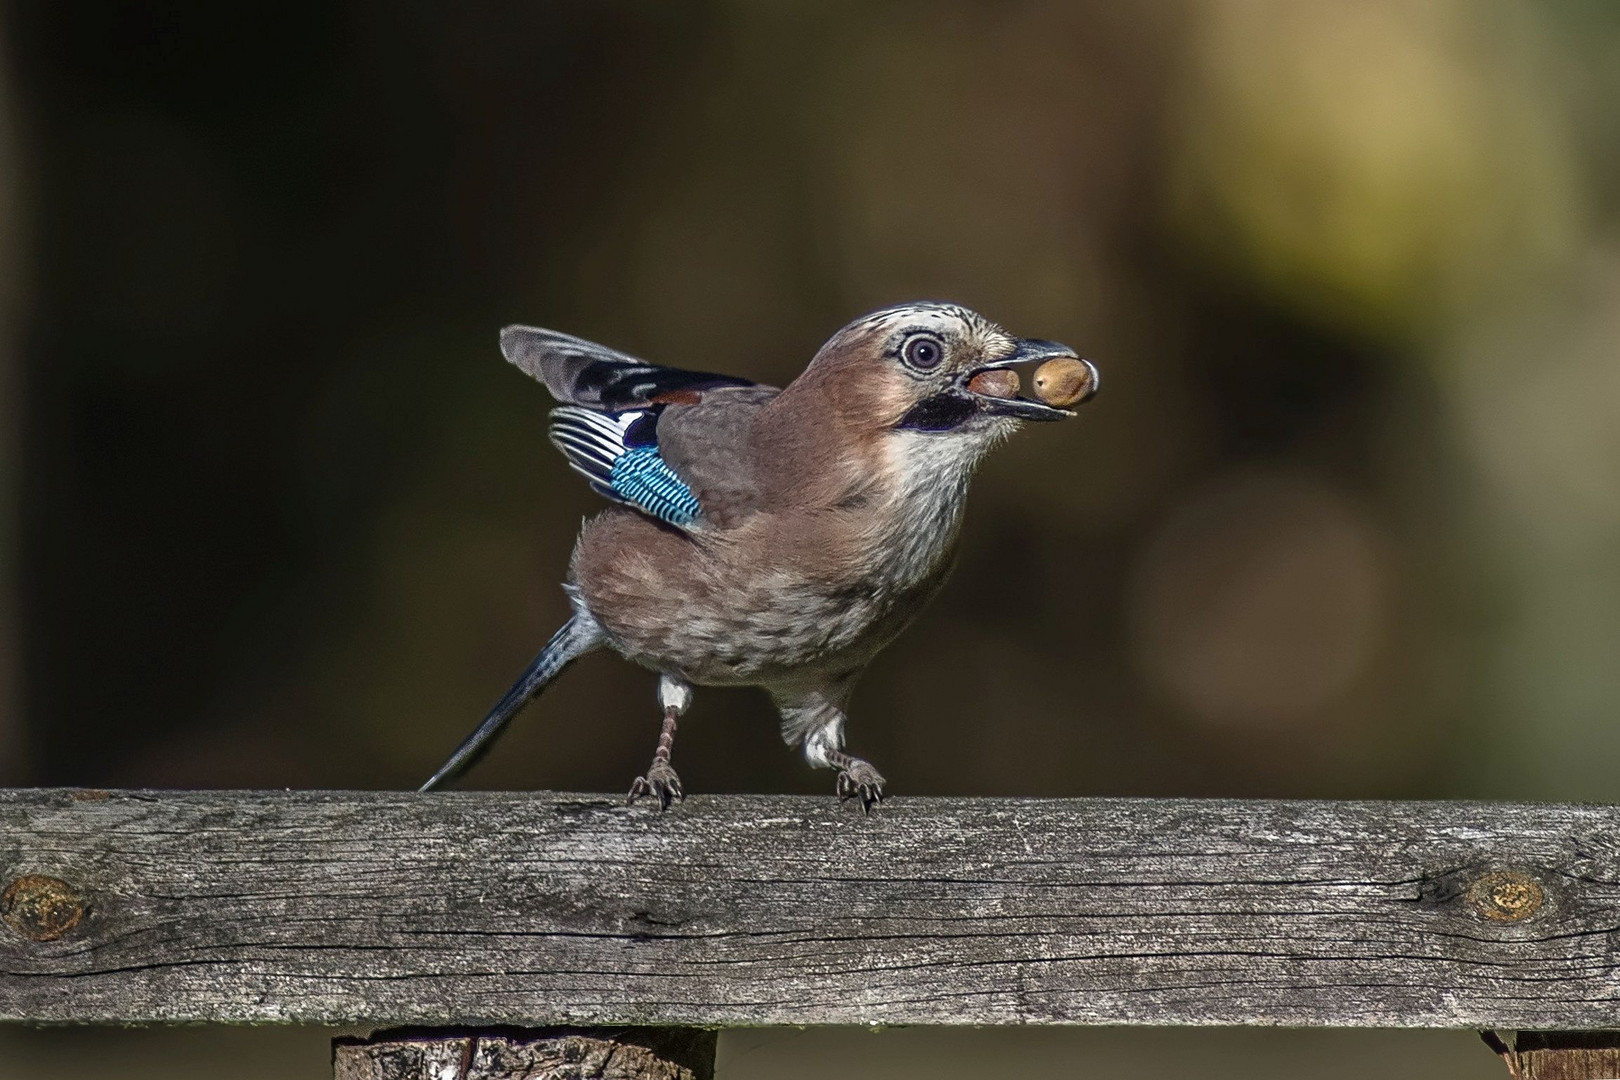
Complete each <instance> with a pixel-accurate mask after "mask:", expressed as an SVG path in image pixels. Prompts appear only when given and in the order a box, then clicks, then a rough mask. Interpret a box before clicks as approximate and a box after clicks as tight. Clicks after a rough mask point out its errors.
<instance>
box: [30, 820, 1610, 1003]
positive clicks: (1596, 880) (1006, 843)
mask: <svg viewBox="0 0 1620 1080" xmlns="http://www.w3.org/2000/svg"><path fill="white" fill-rule="evenodd" d="M22 878H31V879H33V884H31V885H29V886H27V887H26V888H19V889H18V890H17V891H16V893H15V895H13V896H12V898H11V900H10V901H5V902H0V908H3V909H4V911H5V925H3V926H0V1018H9V1019H21V1020H34V1021H53V1022H54V1021H67V1022H75V1021H76V1022H124V1021H204V1020H214V1021H231V1022H264V1021H288V1022H292V1021H296V1022H309V1023H327V1024H357V1023H380V1024H432V1025H474V1026H476V1025H488V1024H522V1025H530V1026H544V1025H553V1024H577V1025H604V1024H609V1025H611V1024H634V1025H697V1026H704V1025H721V1026H723V1025H742V1024H876V1023H891V1024H899V1023H934V1024H1050V1023H1098V1024H1101V1023H1108V1024H1293V1025H1368V1026H1396V1027H1407V1026H1411V1027H1418V1026H1430V1027H1474V1028H1480V1027H1494V1028H1520V1029H1533V1028H1559V1029H1591V1028H1615V1027H1620V973H1617V967H1616V955H1617V948H1620V810H1617V809H1615V808H1611V807H1598V806H1524V805H1493V804H1480V803H1326V802H1220V801H1150V800H1117V799H1103V800H1065V801H1034V800H1023V801H1021V800H996V799H975V800H943V799H904V798H902V799H896V800H893V801H891V802H890V803H888V804H886V805H885V806H884V807H882V808H881V810H880V811H878V812H877V813H874V814H873V815H872V817H871V818H866V817H864V816H863V815H862V814H861V813H860V810H859V808H858V807H855V806H839V805H838V804H837V803H835V802H834V801H833V800H831V799H817V798H761V797H749V796H728V797H719V798H694V799H690V800H688V801H687V802H686V803H685V804H683V805H679V806H677V807H675V808H674V809H673V810H671V811H670V812H669V813H668V814H663V815H660V814H658V813H657V812H656V811H653V810H651V809H649V808H645V807H637V808H634V809H626V808H624V807H622V806H620V805H619V801H618V800H617V799H610V798H606V797H597V796H580V795H558V794H496V793H447V794H433V795H415V794H393V793H381V792H376V793H364V792H228V793H217V792H216V793H208V792H196V793H178V792H114V793H110V794H103V793H85V792H73V791H10V792H0V887H4V886H6V885H7V883H11V882H15V881H17V880H18V879H22ZM49 879H56V880H57V881H58V883H59V884H60V885H61V886H62V889H63V890H65V891H60V890H58V891H52V890H53V889H55V886H51V887H50V888H45V887H44V886H41V885H39V882H40V881H44V880H49ZM42 890H43V891H42ZM75 898H77V902H78V903H79V905H80V907H81V908H82V914H81V915H79V916H78V917H77V918H74V917H73V916H74V911H75ZM69 924H70V925H69Z"/></svg>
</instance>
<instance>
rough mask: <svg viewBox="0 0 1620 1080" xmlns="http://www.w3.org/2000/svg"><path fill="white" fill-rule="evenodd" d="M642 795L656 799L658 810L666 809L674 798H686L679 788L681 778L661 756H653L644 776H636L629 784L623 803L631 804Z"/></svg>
mask: <svg viewBox="0 0 1620 1080" xmlns="http://www.w3.org/2000/svg"><path fill="white" fill-rule="evenodd" d="M643 795H651V796H652V797H653V798H655V799H657V800H658V809H660V810H668V809H669V804H670V803H671V802H673V801H674V800H676V799H680V800H682V801H684V800H685V799H686V792H684V791H682V790H681V778H680V777H678V776H676V775H675V770H674V769H672V768H670V767H669V762H668V761H667V760H666V759H664V758H661V757H655V758H653V763H652V766H651V767H650V768H648V769H647V775H646V776H638V777H636V782H635V783H633V784H631V785H630V794H629V796H628V797H627V798H626V799H625V800H624V804H625V805H626V806H633V805H634V804H635V801H636V800H637V799H639V798H641V797H642V796H643Z"/></svg>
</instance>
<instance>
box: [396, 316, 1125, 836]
mask: <svg viewBox="0 0 1620 1080" xmlns="http://www.w3.org/2000/svg"><path fill="white" fill-rule="evenodd" d="M500 340H501V351H502V353H503V354H504V355H505V357H506V359H507V360H508V361H510V362H511V363H512V364H514V365H515V366H516V367H518V368H519V369H521V370H522V371H523V372H525V373H527V374H528V375H530V376H532V377H533V378H535V379H537V380H539V381H540V382H541V383H543V384H544V385H545V387H546V389H547V390H549V391H550V392H551V394H552V396H553V397H554V398H556V400H557V401H558V403H559V404H558V405H557V406H556V407H555V408H553V409H552V411H551V413H550V421H549V434H550V439H551V442H552V443H553V444H554V445H555V446H556V447H557V449H558V450H560V451H561V452H562V454H563V456H564V457H565V458H566V460H567V463H568V464H569V465H570V466H571V467H572V468H573V469H574V471H576V472H578V473H579V474H580V475H582V476H583V477H584V478H585V480H586V481H587V482H589V484H590V486H591V488H592V489H594V490H595V491H596V492H597V493H598V494H599V495H601V496H603V497H604V498H605V499H607V500H608V503H609V505H608V506H607V507H606V508H605V509H603V510H602V511H601V512H600V513H599V514H597V515H596V516H595V517H593V518H590V519H589V520H587V521H586V522H585V523H584V524H583V526H582V528H581V530H580V533H579V537H578V540H577V541H576V543H575V545H574V549H573V554H572V556H571V558H570V560H569V565H568V574H567V580H566V583H565V584H564V586H563V589H564V591H565V593H566V595H567V598H568V602H569V605H570V608H571V610H572V614H571V615H570V617H569V618H568V620H567V621H566V622H565V623H564V624H563V625H562V627H561V629H559V630H558V631H557V632H556V633H555V634H554V635H553V636H552V637H551V639H550V640H549V641H548V642H547V643H546V645H545V647H544V648H543V649H541V650H540V653H539V654H538V655H537V656H536V657H535V658H534V660H533V661H532V662H531V663H530V664H529V666H528V667H527V668H526V669H525V670H524V672H523V673H522V675H521V676H520V677H519V678H518V680H517V681H516V682H515V683H514V684H513V685H512V687H511V688H510V689H509V690H507V691H506V693H505V694H504V695H503V696H502V697H501V698H500V700H499V701H497V702H496V704H495V706H494V707H493V708H492V709H491V710H490V711H489V713H488V715H487V716H486V717H485V718H484V719H483V721H482V722H481V723H480V724H479V725H478V726H477V728H475V729H474V731H473V732H472V733H471V734H470V735H468V736H467V738H466V739H465V740H464V741H463V742H462V743H461V744H460V746H459V747H457V749H456V750H455V752H454V753H453V754H452V755H451V756H450V758H449V759H448V760H447V761H446V762H445V763H444V765H443V766H441V767H440V768H439V770H438V771H437V772H435V773H434V774H433V776H432V777H431V778H430V779H428V781H427V782H426V783H424V784H423V785H422V787H421V790H422V791H431V790H434V789H437V788H440V787H443V786H444V785H446V784H448V783H450V782H452V781H454V780H455V779H457V778H458V777H460V776H461V775H462V774H463V773H465V772H466V771H467V769H469V768H470V767H471V766H472V765H473V764H474V763H476V762H477V761H478V760H479V759H480V758H481V757H482V756H483V754H484V753H485V752H486V751H487V750H488V749H489V747H490V746H491V744H492V743H493V741H494V739H495V738H496V737H497V736H498V735H499V734H500V733H501V731H502V730H503V729H505V728H506V726H507V725H508V724H509V723H510V721H511V720H512V718H513V717H514V716H515V715H516V714H517V713H518V711H519V710H520V709H522V708H523V707H524V706H525V705H526V704H527V703H528V702H529V701H531V700H533V699H534V698H535V697H536V696H537V695H538V694H539V693H540V692H541V690H542V689H544V688H545V686H546V685H547V684H549V683H550V682H551V681H552V680H554V679H555V678H556V677H557V676H559V675H560V674H561V673H562V672H563V670H564V669H565V668H567V667H568V666H569V665H570V664H572V663H573V662H574V661H575V660H578V659H579V658H580V657H582V656H584V655H586V654H587V653H590V652H592V651H594V650H596V649H600V648H609V649H611V650H613V651H614V652H617V653H618V654H620V655H621V656H623V657H624V658H626V659H627V660H629V661H631V662H632V663H635V664H638V665H640V666H642V667H644V668H648V669H650V670H651V671H653V672H655V673H656V674H657V675H658V690H657V700H658V706H659V709H660V711H661V714H662V724H661V728H660V731H659V736H658V742H657V748H656V750H655V752H654V755H653V759H652V763H651V765H650V766H649V767H648V769H647V771H646V773H645V774H643V775H641V776H638V777H636V779H635V781H634V783H633V784H632V786H631V788H630V791H629V794H628V797H627V802H629V803H632V804H633V803H635V802H636V801H637V800H638V799H641V798H643V797H648V798H651V799H655V800H656V801H657V803H658V806H659V808H660V809H662V810H667V809H668V808H669V806H670V804H671V802H672V801H674V800H684V799H685V797H686V792H685V790H684V788H683V787H682V785H681V781H680V777H679V776H678V775H677V773H676V772H675V770H674V768H673V766H672V764H671V755H672V752H673V748H674V739H675V731H676V726H677V723H678V721H679V720H680V719H681V717H682V716H684V715H685V713H686V712H687V710H688V708H689V707H690V705H691V703H692V698H693V688H694V687H696V686H754V687H761V688H763V689H764V690H765V691H766V692H767V693H768V694H769V696H770V697H771V699H772V700H773V702H774V703H775V706H776V709H777V712H778V714H779V716H780V723H781V734H782V738H783V740H784V741H785V742H786V743H787V744H788V745H789V746H790V747H798V748H799V749H800V750H801V751H802V753H803V754H804V757H805V759H806V761H807V762H808V763H809V764H810V765H811V766H815V767H821V768H830V769H833V770H835V771H836V779H835V783H834V791H835V793H836V794H837V795H838V797H839V798H840V800H848V799H851V798H859V799H860V801H861V806H862V807H863V809H865V811H866V812H867V813H868V814H870V813H871V811H872V807H873V805H874V804H875V803H878V802H880V801H881V800H882V799H883V798H884V787H885V784H886V783H887V781H886V780H885V779H884V777H883V776H882V774H881V773H879V772H878V770H877V769H876V768H875V767H873V765H872V764H871V763H870V762H868V761H866V760H864V759H862V758H859V757H855V756H853V755H851V754H849V753H847V752H845V750H844V734H845V731H844V729H845V722H846V707H847V704H848V701H849V697H850V692H851V689H852V687H853V686H854V684H855V681H856V679H857V677H858V676H859V675H860V674H861V672H862V671H863V670H864V669H865V668H866V667H867V665H868V664H869V663H870V662H871V661H872V659H873V657H875V656H876V655H877V653H878V652H879V651H880V650H881V649H882V648H883V647H884V646H885V645H887V644H888V643H889V642H891V641H892V640H893V639H894V638H895V637H896V635H898V634H899V633H900V631H901V630H902V629H904V628H905V627H906V626H907V624H909V623H910V622H911V621H912V619H913V618H914V617H915V616H916V615H917V613H918V611H919V609H921V608H922V606H923V605H924V604H925V603H926V602H927V601H928V600H929V599H930V598H931V597H932V596H934V594H935V593H937V592H938V591H939V589H940V587H941V586H942V585H943V584H944V582H945V579H946V577H947V575H948V574H949V571H950V569H951V565H952V563H953V560H954V554H955V550H956V547H957V541H958V536H959V533H960V527H961V523H962V515H963V507H964V503H965V500H966V496H967V492H968V487H969V482H970V480H971V479H972V476H973V473H974V471H975V468H976V466H977V465H978V463H979V462H980V460H981V459H982V458H983V457H984V455H985V454H986V452H987V451H989V450H990V449H991V448H992V447H994V446H995V445H996V444H997V443H999V442H1001V441H1002V440H1004V439H1005V438H1007V437H1008V436H1009V435H1011V434H1012V433H1013V432H1014V431H1016V430H1017V429H1018V428H1020V427H1021V426H1022V425H1024V424H1025V423H1026V422H1031V421H1034V422H1039V421H1054V420H1062V419H1066V418H1069V417H1071V416H1073V415H1075V413H1074V405H1077V404H1079V403H1080V401H1083V400H1087V399H1089V398H1090V396H1091V395H1092V394H1094V393H1095V391H1096V387H1097V384H1098V375H1097V369H1096V367H1095V366H1094V365H1093V364H1091V362H1090V361H1087V360H1082V359H1080V357H1079V355H1078V354H1077V353H1076V352H1075V351H1074V350H1073V349H1071V348H1069V347H1068V346H1066V345H1061V344H1058V343H1056V342H1053V341H1046V340H1041V339H1034V338H1017V337H1014V336H1012V335H1011V334H1009V333H1008V332H1007V331H1006V330H1004V329H1002V328H1001V327H1000V326H998V325H997V324H995V323H994V322H991V321H990V320H989V319H987V318H985V317H983V316H981V315H979V314H977V313H976V312H974V311H971V310H969V309H968V308H965V307H963V306H961V305H959V304H955V303H949V302H941V301H921V302H913V303H905V304H898V305H894V306H890V307H885V308H882V309H879V310H877V311H873V312H871V313H869V314H866V315H863V316H861V317H860V318H857V319H855V320H854V321H853V322H851V323H849V324H848V325H847V326H845V327H843V328H842V329H841V330H839V331H838V332H837V333H835V334H834V335H833V336H832V337H831V338H829V339H828V340H827V342H826V343H825V344H824V345H822V347H821V348H820V350H819V351H817V352H816V354H815V355H814V357H813V358H812V359H811V360H810V362H809V364H808V365H807V366H806V367H805V369H804V370H803V372H801V373H800V374H799V375H798V376H797V377H796V378H794V379H793V380H791V381H790V382H789V383H788V384H787V385H786V386H785V387H782V388H780V389H778V388H776V387H773V386H766V385H762V384H760V383H757V382H754V381H753V380H750V379H746V378H742V377H739V376H735V375H722V374H709V373H705V372H698V371H690V370H685V369H681V368H673V367H663V366H659V365H657V364H651V363H648V362H646V361H643V360H640V359H637V358H636V357H634V356H630V355H628V354H626V353H622V352H619V351H618V350H615V349H611V348H608V347H606V346H603V345H598V344H596V343H594V342H591V341H586V340H584V339H582V338H577V337H573V336H571V335H569V334H564V333H560V332H558V331H555V330H546V329H541V328H539V327H531V326H509V327H507V328H506V329H505V330H503V331H502V332H501V339H500ZM1053 360H1058V361H1060V362H1063V363H1066V364H1068V365H1069V367H1070V368H1071V369H1073V366H1074V364H1075V362H1078V363H1079V364H1081V365H1084V368H1083V370H1080V369H1074V370H1077V371H1079V376H1080V379H1081V381H1082V382H1084V384H1085V391H1084V393H1083V394H1080V395H1077V400H1075V401H1073V402H1069V403H1064V405H1063V406H1061V407H1060V406H1058V405H1052V404H1047V403H1046V402H1044V401H1037V400H1033V399H1031V398H1028V397H1025V396H1022V395H1020V394H1018V393H1017V387H1018V386H1019V385H1020V383H1019V381H1018V379H1017V376H1016V372H1015V371H1014V369H1015V368H1017V367H1020V366H1023V365H1026V364H1033V363H1042V362H1048V361H1053ZM1008 379H1011V380H1012V382H1011V387H1012V389H1011V390H1009V389H1008V383H1007V380H1008ZM1037 382H1039V380H1037Z"/></svg>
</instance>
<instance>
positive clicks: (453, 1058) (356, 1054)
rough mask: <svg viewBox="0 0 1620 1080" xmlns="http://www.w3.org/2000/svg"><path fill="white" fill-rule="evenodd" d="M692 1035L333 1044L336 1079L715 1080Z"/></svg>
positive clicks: (494, 1035) (710, 1059)
mask: <svg viewBox="0 0 1620 1080" xmlns="http://www.w3.org/2000/svg"><path fill="white" fill-rule="evenodd" d="M715 1041H716V1033H715V1032H714V1031H712V1030H701V1029H696V1028H629V1029H622V1028H621V1029H606V1030H602V1029H596V1030H590V1031H577V1030H572V1029H551V1030H546V1031H512V1030H496V1031H476V1032H469V1031H443V1030H441V1031H381V1032H378V1033H377V1034H375V1035H372V1036H371V1037H370V1038H365V1039H350V1038H344V1039H337V1040H334V1042H333V1045H332V1076H333V1080H446V1078H449V1080H714V1051H715Z"/></svg>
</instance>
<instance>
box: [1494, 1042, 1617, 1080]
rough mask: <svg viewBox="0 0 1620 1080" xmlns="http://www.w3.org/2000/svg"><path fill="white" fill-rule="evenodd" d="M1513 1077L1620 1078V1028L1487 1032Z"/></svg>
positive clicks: (1557, 1079) (1550, 1079)
mask: <svg viewBox="0 0 1620 1080" xmlns="http://www.w3.org/2000/svg"><path fill="white" fill-rule="evenodd" d="M1483 1034H1484V1036H1485V1042H1486V1043H1487V1044H1488V1045H1489V1046H1490V1048H1491V1049H1492V1050H1495V1051H1496V1052H1497V1053H1498V1054H1501V1055H1502V1060H1503V1061H1504V1062H1505V1063H1506V1064H1507V1067H1508V1074H1509V1076H1510V1078H1511V1080H1620V1032H1613V1031H1586V1032H1581V1031H1504V1032H1484V1033H1483Z"/></svg>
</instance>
